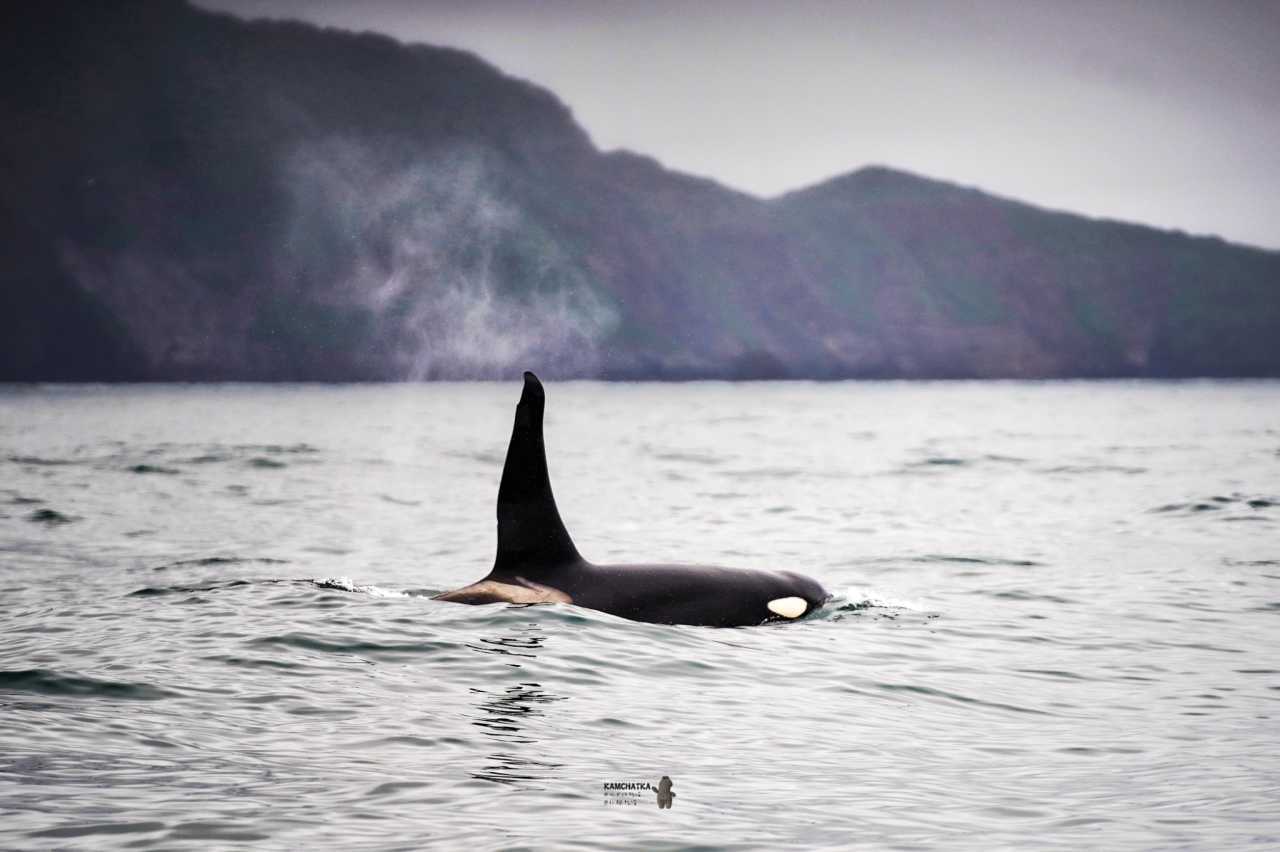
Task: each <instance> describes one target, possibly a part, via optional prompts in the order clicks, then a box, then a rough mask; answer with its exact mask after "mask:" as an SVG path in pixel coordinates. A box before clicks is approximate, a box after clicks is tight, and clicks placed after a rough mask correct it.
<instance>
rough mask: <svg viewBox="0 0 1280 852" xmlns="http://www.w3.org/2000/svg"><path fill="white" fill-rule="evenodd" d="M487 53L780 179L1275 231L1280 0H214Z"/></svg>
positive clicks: (1256, 236) (728, 167) (616, 144)
mask: <svg viewBox="0 0 1280 852" xmlns="http://www.w3.org/2000/svg"><path fill="white" fill-rule="evenodd" d="M198 2H199V4H200V5H202V6H205V7H207V8H216V9H223V10H226V11H231V12H234V13H236V14H239V15H242V16H247V17H256V16H271V17H289V18H300V19H304V20H308V21H313V22H316V23H321V24H326V25H330V26H336V27H342V28H345V29H354V30H376V31H379V32H383V33H387V34H389V35H392V36H394V37H396V38H398V39H400V40H402V41H412V42H425V43H428V44H440V45H451V46H455V47H461V48H465V49H467V50H471V51H474V52H475V53H477V54H479V55H480V56H482V57H484V58H485V59H487V60H488V61H490V62H492V63H493V64H495V65H497V66H498V67H499V68H501V69H503V70H504V71H506V72H508V73H510V74H514V75H516V76H518V77H523V78H526V79H528V80H531V81H533V82H535V83H538V84H540V85H542V86H545V87H547V88H549V89H551V90H552V91H553V92H555V93H556V95H558V96H559V97H560V98H561V99H562V100H563V101H564V102H565V103H566V104H568V106H569V107H570V108H571V109H572V110H573V112H574V115H575V116H576V117H577V119H578V121H579V122H580V123H581V124H582V125H583V126H584V127H585V128H586V130H587V131H588V132H589V133H590V134H591V137H592V139H594V140H595V142H596V144H597V145H599V146H600V147H601V148H604V149H606V150H608V149H613V148H629V149H631V150H634V151H638V152H640V153H644V154H649V155H651V156H654V157H657V158H658V159H659V160H661V161H662V162H663V163H664V164H666V165H667V166H669V167H671V168H675V169H680V170H682V171H687V172H692V173H695V174H699V175H706V176H709V177H712V178H715V179H716V180H718V181H720V182H721V183H724V184H727V185H729V186H732V187H735V188H738V189H742V190H746V191H748V192H751V193H755V194H757V195H762V196H772V195H776V194H778V193H781V192H785V191H787V190H791V189H798V188H800V187H803V186H807V185H810V184H813V183H816V182H818V181H821V180H823V179H825V178H828V177H832V176H834V175H838V174H843V173H845V172H848V171H851V170H852V169H855V168H858V167H860V166H864V165H867V164H873V163H874V164H882V165H888V166H893V167H896V168H902V169H906V170H908V171H914V172H918V173H920V174H924V175H928V176H932V177H938V178H942V179H946V180H951V181H956V182H959V183H963V184H968V185H972V186H977V187H980V188H982V189H986V190H988V191H991V192H994V193H997V194H1000V195H1006V196H1010V197H1014V198H1019V199H1022V200H1026V201H1030V202H1032V203H1034V204H1039V205H1042V206H1046V207H1052V208H1058V209H1064V210H1071V211H1075V212H1080V213H1085V214H1088V215H1092V216H1105V217H1108V218H1116V219H1124V220H1129V221H1136V222H1143V223H1148V224H1153V225H1158V226H1161V227H1170V228H1181V229H1183V230H1186V231H1189V232H1191V233H1197V234H1218V235H1220V236H1222V237H1224V238H1226V239H1229V240H1232V241H1235V242H1245V243H1252V244H1255V245H1261V246H1266V247H1270V248H1280V0H1266V2H1262V0H1255V1H1254V2H1245V1H1243V0H1242V1H1241V2H1222V0H1195V1H1194V2H1190V1H1189V0H1142V2H1134V0H1103V2H1095V0H1059V2H1046V1H1045V0H947V2H916V0H897V2H892V1H890V2H849V0H846V2H819V0H793V2H785V3H784V2H766V0H733V2H730V1H729V0H701V2H587V0H540V2H534V1H533V0H530V2H512V0H488V2H486V0H470V1H469V2H463V1H462V0H459V2H423V0H418V1H417V2H412V1H411V0H360V2H323V0H198Z"/></svg>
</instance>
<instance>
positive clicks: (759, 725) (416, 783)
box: [0, 382, 1280, 850]
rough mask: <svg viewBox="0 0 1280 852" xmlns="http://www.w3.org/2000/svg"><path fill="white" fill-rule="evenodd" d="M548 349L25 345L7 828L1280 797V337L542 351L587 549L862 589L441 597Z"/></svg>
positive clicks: (670, 825) (1094, 837)
mask: <svg viewBox="0 0 1280 852" xmlns="http://www.w3.org/2000/svg"><path fill="white" fill-rule="evenodd" d="M519 392H520V387H519V383H518V382H508V383H492V384H470V385H457V384H427V385H366V386H326V385H283V386H282V385H258V386H250V385H206V386H177V385H157V386H116V387H110V386H38V387H33V386H10V387H6V388H3V389H0V847H4V848H40V849H43V848H55V847H56V848H84V849H90V848H92V849H99V848H149V847H153V846H154V847H161V848H166V849H171V848H210V847H213V848H227V847H232V846H236V845H240V844H248V845H253V846H255V847H257V848H267V849H293V848H299V847H304V846H311V847H325V848H343V849H420V848H427V847H435V848H441V849H513V848H537V849H542V848H565V849H579V848H581V849H586V848H599V847H611V848H623V849H637V850H639V849H645V850H649V849H693V848H697V849H775V848H782V847H797V848H799V847H803V848H823V847H825V848H848V847H857V846H866V847H869V848H882V847H895V848H924V847H934V846H937V845H944V846H947V847H950V848H973V849H987V848H992V847H1017V848H1061V849H1066V848H1073V849H1074V848H1079V847H1082V846H1084V847H1091V848H1107V849H1144V848H1150V847H1153V846H1161V847H1169V846H1199V847H1203V848H1223V847H1228V846H1243V845H1248V844H1251V843H1252V844H1259V845H1274V844H1277V843H1280V757H1278V756H1277V755H1278V754H1280V703H1278V702H1280V383H1274V382H1179V383H1156V382H1151V383H1143V382H1097V383H1093V382H1078V383H1077V382H1062V383H1000V382H997V383H964V382H956V383H831V384H810V383H744V384H722V383H692V384H600V383H567V384H566V383H552V384H550V385H548V388H547V422H546V429H547V448H548V455H549V463H550V470H551V476H552V483H553V486H554V488H555V493H556V496H557V499H558V502H559V506H560V512H561V514H562V516H563V517H564V520H565V523H566V525H567V527H568V529H569V530H570V532H571V534H572V535H573V536H574V538H575V540H576V542H577V544H578V547H579V550H581V551H582V553H583V554H584V555H585V556H587V557H588V558H590V559H593V560H595V561H600V562H610V561H617V562H626V561H650V562H656V561H679V562H704V563H711V564H724V565H737V566H744V567H755V568H780V569H787V570H792V571H798V572H802V573H805V574H808V575H810V576H813V577H814V578H816V579H818V580H819V581H820V582H822V583H823V584H824V585H825V586H826V587H827V588H828V589H829V590H830V591H831V592H832V593H833V598H832V600H831V601H830V602H829V603H828V604H827V605H826V607H825V608H824V609H822V610H821V611H820V612H817V613H815V614H813V615H812V616H810V617H807V618H804V619H802V620H801V621H799V622H796V623H789V624H780V625H769V626H763V627H752V628H742V629H729V630H725V629H720V630H717V629H710V628H699V627H671V626H663V625H655V624H641V623H635V622H631V621H626V620H623V619H621V618H617V617H614V616H610V615H605V614H602V613H598V612H592V611H589V610H583V609H579V608H576V607H573V606H566V605H540V606H508V605H490V606H478V607H477V606H464V605H460V604H449V603H441V602H437V601H433V600H431V599H430V595H431V594H434V593H437V592H439V591H442V590H446V589H450V588H454V587H458V586H461V585H464V584H467V583H470V582H472V581H474V580H477V579H479V578H480V577H482V576H483V575H484V574H485V573H486V572H487V571H488V569H489V566H490V564H491V561H492V558H493V548H494V502H495V497H496V494H497V486H498V480H499V476H500V474H501V469H502V462H503V456H504V453H505V449H506V443H507V440H508V437H509V434H510V428H511V417H512V413H513V410H514V406H515V402H516V399H517V398H518V396H519ZM664 776H665V778H666V779H667V782H668V783H667V784H666V788H667V790H669V792H670V793H672V794H673V795H672V796H671V797H670V799H668V801H669V802H670V807H661V808H660V807H658V802H659V799H660V795H659V793H660V790H661V789H662V786H661V785H662V783H663V782H662V779H663V778H664Z"/></svg>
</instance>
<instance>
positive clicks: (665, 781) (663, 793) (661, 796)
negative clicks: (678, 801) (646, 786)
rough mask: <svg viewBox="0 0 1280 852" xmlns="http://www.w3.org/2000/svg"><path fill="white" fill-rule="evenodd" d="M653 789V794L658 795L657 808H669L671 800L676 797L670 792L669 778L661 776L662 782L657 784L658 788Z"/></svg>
mask: <svg viewBox="0 0 1280 852" xmlns="http://www.w3.org/2000/svg"><path fill="white" fill-rule="evenodd" d="M653 789H654V792H656V793H657V794H658V807H660V808H669V807H671V800H672V799H674V798H675V797H676V794H675V793H673V792H671V778H670V776H667V775H663V776H662V780H661V781H659V782H658V786H657V787H654V788H653Z"/></svg>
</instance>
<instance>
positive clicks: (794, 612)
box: [435, 373, 829, 627]
mask: <svg viewBox="0 0 1280 852" xmlns="http://www.w3.org/2000/svg"><path fill="white" fill-rule="evenodd" d="M545 405H546V395H545V392H544V391H543V389H542V383H541V382H539V381H538V377H537V376H535V375H534V374H533V373H525V374H524V391H523V392H522V393H521V395H520V402H519V404H517V405H516V416H515V423H514V425H513V427H512V430H511V443H510V445H509V446H508V447H507V459H506V462H505V464H504V465H503V468H502V482H501V484H500V485H499V486H498V554H497V557H496V558H495V559H494V563H493V570H492V571H490V572H489V574H488V575H487V576H485V577H484V578H483V579H481V580H479V581H478V582H475V583H472V584H471V585H470V586H466V587H464V588H461V589H456V590H454V591H451V592H445V593H443V594H440V595H436V596H435V599H436V600H441V601H454V602H457V603H466V604H488V603H517V604H532V603H566V604H575V605H577V606H581V607H586V608H588V609H595V610H599V611H601V612H607V613H611V614H613V615H617V616H621V617H623V618H628V619H631V620H633V621H647V622H654V623H658V624H690V625H702V626H707V627H744V626H748V625H755V624H763V623H765V622H774V621H791V620H794V619H797V618H800V617H801V616H804V615H807V614H809V613H811V612H813V611H814V610H815V609H817V608H819V607H821V606H822V604H823V603H824V602H825V601H826V600H827V599H828V597H829V595H828V594H827V592H826V591H825V590H824V589H823V588H822V586H821V585H819V584H818V583H817V582H816V581H814V580H811V579H809V578H808V577H805V576H802V575H800V574H795V573H792V572H789V571H762V570H752V569H741V568H722V567H719V566H706V565H595V564H593V563H591V562H588V561H587V560H586V559H584V558H583V557H582V556H581V554H579V553H578V549H577V548H576V547H575V546H574V544H573V539H571V538H570V537H569V532H568V530H566V529H565V527H564V523H563V522H562V521H561V520H560V512H559V510H558V509H557V508H556V501H555V497H554V496H552V493H551V478H550V475H549V474H548V472H547V453H546V447H545V445H544V444H543V439H542V413H543V409H544V408H545Z"/></svg>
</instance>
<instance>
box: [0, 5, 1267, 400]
mask: <svg viewBox="0 0 1280 852" xmlns="http://www.w3.org/2000/svg"><path fill="white" fill-rule="evenodd" d="M6 15H7V16H8V17H9V18H10V24H11V25H10V26H8V27H7V31H8V35H7V37H6V36H0V39H4V38H7V40H8V44H7V47H8V49H9V50H8V52H9V55H10V56H11V57H12V59H13V66H14V72H13V73H11V74H10V75H8V76H7V77H6V78H5V80H4V81H3V82H0V116H2V117H4V118H5V120H6V126H8V127H13V128H16V130H15V132H13V133H11V134H9V135H8V136H6V137H5V138H4V139H0V154H2V155H3V158H2V159H0V182H2V183H3V186H4V193H3V197H2V198H0V240H3V244H4V245H5V247H6V250H7V254H8V256H9V258H10V263H9V264H8V265H7V268H6V270H5V272H4V276H5V281H4V283H3V289H2V290H0V380H8V381H27V380H98V379H102V380H166V379H176V380H225V379H237V380H297V379H303V380H388V379H389V380H401V379H410V380H418V379H469V378H497V377H509V376H515V375H518V374H519V373H520V371H522V370H523V369H526V368H529V367H532V368H535V369H538V371H539V372H541V373H544V374H546V375H547V376H548V377H551V378H557V377H601V378H625V379H636V378H658V379H681V378H788V377H794V378H858V377H862V378H881V377H885V378H943V377H978V378H981V377H1023V378H1047V377H1092V376H1191V375H1224V376H1237V375H1238V376H1259V375H1265V376H1277V375H1280V346H1276V345H1275V344H1274V342H1273V341H1275V340H1280V252H1276V251H1272V250H1268V249H1262V248H1254V247H1245V246H1237V245H1234V244H1231V243H1227V242H1225V241H1223V240H1221V239H1220V238H1218V237H1211V236H1192V235H1187V234H1183V233H1181V232H1178V231H1162V230H1157V229H1154V228H1150V227H1147V226H1142V225H1136V224H1130V223H1121V222H1116V221H1113V220H1106V219H1090V218H1087V217H1082V216H1080V215H1078V214H1073V213H1068V212H1063V211H1053V210H1047V209H1044V208H1040V207H1037V206H1035V205H1032V204H1028V203H1026V202H1022V201H1017V200H1013V199H1007V198H1002V197H1000V196H996V195H993V194H990V193H987V192H985V191H983V190H980V189H977V188H973V187H965V186H960V185H957V184H951V183H948V182H945V181H939V180H936V179H933V178H928V177H924V176H921V175H916V174H913V173H911V172H906V171H902V170H899V169H894V168H891V167H888V166H880V165H877V166H866V167H862V168H859V169H854V170H851V171H850V172H847V173H845V174H843V175H838V176H835V177H833V178H831V179H828V180H825V181H822V182H819V183H817V184H814V185H812V186H809V187H804V188H801V189H799V190H793V191H791V192H788V193H784V194H782V195H779V196H774V197H772V198H760V197H757V196H753V195H750V194H748V193H744V192H741V191H739V190H735V189H733V188H730V187H726V186H724V185H722V184H720V183H718V182H716V181H715V180H713V179H711V178H706V177H701V176H696V175H689V174H685V173H682V172H679V171H676V170H672V169H668V168H667V167H665V166H664V165H663V164H662V163H660V162H658V161H657V160H656V159H654V158H652V157H649V156H646V155H644V154H640V153H635V152H631V151H626V150H614V151H608V152H603V151H600V150H598V149H597V148H596V146H595V145H594V144H593V143H592V141H591V139H590V136H589V134H587V133H586V131H585V130H583V129H582V128H581V127H580V126H579V125H578V124H577V122H576V121H575V120H574V118H573V115H572V111H571V110H570V109H569V108H568V107H567V106H566V105H565V104H564V103H563V102H561V101H560V100H559V99H558V98H557V97H556V96H555V95H554V93H551V92H549V91H547V90H546V89H543V88H541V87H538V86H536V85H534V84H532V83H528V82H527V81H523V80H520V79H519V78H517V77H513V76H510V75H507V74H505V73H504V72H502V71H501V70H500V69H497V68H496V67H494V66H492V65H491V64H489V63H487V62H485V61H484V60H483V59H482V58H480V57H476V56H474V55H473V54H469V53H467V52H466V51H459V50H456V49H453V48H436V47H431V46H426V45H405V44H402V43H400V42H398V41H396V40H394V39H392V38H390V37H388V36H384V35H380V34H370V33H364V34H352V33H349V32H346V31H343V30H336V29H331V28H318V27H314V26H312V25H309V24H302V23H297V22H289V21H242V20H239V19H237V18H234V17H232V16H229V15H225V14H221V13H209V12H204V11H202V10H199V9H197V8H195V7H192V6H189V5H186V4H182V3H177V2H168V0H143V2H137V3H119V4H112V3H107V4H76V3H68V2H63V3H54V4H47V5H42V6H41V7H39V8H34V7H22V8H20V9H18V10H16V11H15V10H14V9H9V10H7V11H6Z"/></svg>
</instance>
